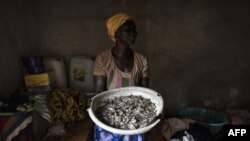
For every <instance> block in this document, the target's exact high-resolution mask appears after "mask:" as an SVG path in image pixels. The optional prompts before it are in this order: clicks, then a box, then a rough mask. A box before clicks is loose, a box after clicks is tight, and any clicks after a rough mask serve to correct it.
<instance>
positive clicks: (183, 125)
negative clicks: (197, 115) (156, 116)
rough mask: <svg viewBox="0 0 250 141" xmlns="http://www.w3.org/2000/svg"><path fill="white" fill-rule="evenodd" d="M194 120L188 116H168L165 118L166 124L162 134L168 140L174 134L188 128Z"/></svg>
mask: <svg viewBox="0 0 250 141" xmlns="http://www.w3.org/2000/svg"><path fill="white" fill-rule="evenodd" d="M194 122H195V121H194V120H191V119H187V118H184V119H180V118H175V117H173V118H168V119H166V120H165V122H164V125H163V127H162V135H163V136H164V138H165V139H166V140H167V141H169V140H170V139H171V136H172V135H174V134H175V133H176V132H178V131H181V130H185V129H188V128H189V124H190V123H194Z"/></svg>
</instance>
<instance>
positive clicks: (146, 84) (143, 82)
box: [141, 77, 149, 88]
mask: <svg viewBox="0 0 250 141" xmlns="http://www.w3.org/2000/svg"><path fill="white" fill-rule="evenodd" d="M141 86H142V87H146V88H148V87H149V78H148V77H143V78H142V80H141Z"/></svg>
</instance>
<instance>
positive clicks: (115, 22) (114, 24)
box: [106, 13, 134, 42]
mask: <svg viewBox="0 0 250 141" xmlns="http://www.w3.org/2000/svg"><path fill="white" fill-rule="evenodd" d="M128 20H134V17H133V16H131V15H128V14H127V13H117V14H115V15H113V16H112V17H110V18H109V19H108V21H107V23H106V25H107V28H108V35H109V37H110V38H111V40H113V41H114V42H115V32H116V30H117V29H118V28H119V27H120V26H121V25H122V24H124V23H125V22H126V21H128Z"/></svg>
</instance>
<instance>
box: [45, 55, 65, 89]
mask: <svg viewBox="0 0 250 141" xmlns="http://www.w3.org/2000/svg"><path fill="white" fill-rule="evenodd" d="M44 66H45V69H46V70H54V72H55V79H56V82H55V87H56V88H66V87H68V82H67V78H66V71H65V65H64V61H63V59H62V58H61V57H49V58H44Z"/></svg>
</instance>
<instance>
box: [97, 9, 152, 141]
mask: <svg viewBox="0 0 250 141" xmlns="http://www.w3.org/2000/svg"><path fill="white" fill-rule="evenodd" d="M107 29H108V34H109V37H110V38H111V39H112V40H113V41H114V42H115V46H114V47H113V48H111V49H109V50H107V51H104V52H102V53H100V54H99V55H97V57H96V60H95V66H94V72H93V74H94V82H95V90H96V93H100V92H102V91H105V90H110V89H114V88H120V87H126V86H142V87H148V85H149V77H148V62H147V59H146V58H145V57H144V56H143V55H141V54H139V53H136V52H134V51H133V50H132V49H131V48H130V47H131V45H133V44H134V43H135V39H136V36H137V31H136V25H135V22H134V18H133V17H132V16H130V15H128V14H126V13H118V14H115V15H114V16H112V17H111V18H109V19H108V21H107ZM112 140H121V141H143V140H144V135H143V134H140V135H132V136H131V135H130V136H128V135H118V134H114V133H110V132H108V131H105V130H104V129H101V128H100V127H98V126H96V127H95V141H112Z"/></svg>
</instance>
